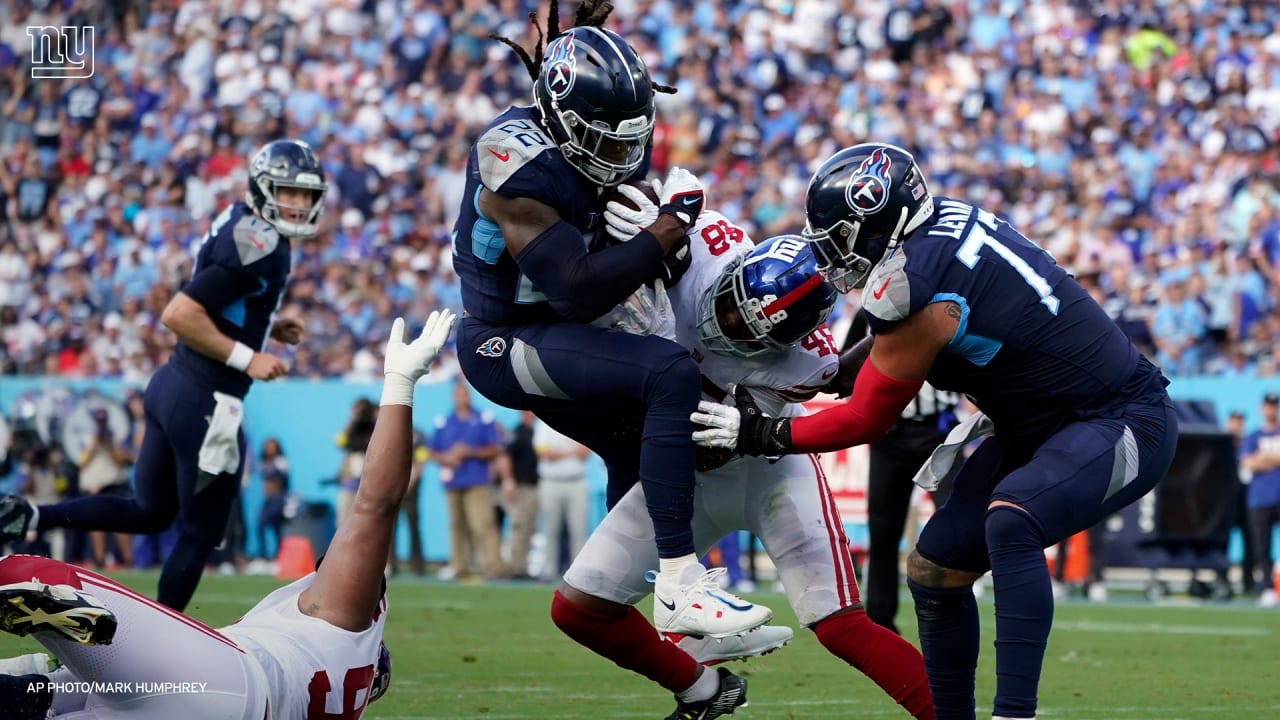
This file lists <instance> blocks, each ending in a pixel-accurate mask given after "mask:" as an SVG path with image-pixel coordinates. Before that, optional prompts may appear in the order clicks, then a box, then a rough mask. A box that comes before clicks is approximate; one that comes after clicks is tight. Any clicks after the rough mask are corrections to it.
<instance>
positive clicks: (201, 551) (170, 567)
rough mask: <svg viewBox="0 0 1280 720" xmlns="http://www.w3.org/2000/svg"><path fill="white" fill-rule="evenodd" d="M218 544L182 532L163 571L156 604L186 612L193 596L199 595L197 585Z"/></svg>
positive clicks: (215, 541)
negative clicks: (196, 593)
mask: <svg viewBox="0 0 1280 720" xmlns="http://www.w3.org/2000/svg"><path fill="white" fill-rule="evenodd" d="M217 545H218V541H217V540H201V539H199V538H197V537H195V536H192V535H188V534H186V533H182V535H180V536H179V537H178V542H176V543H174V545H173V551H172V552H170V553H169V557H168V559H167V560H165V561H164V568H163V569H162V570H161V571H160V587H159V590H158V591H157V592H156V601H157V602H159V603H160V604H161V605H164V606H165V607H171V608H173V609H174V610H177V611H179V612H181V611H182V610H184V609H186V607H187V603H189V602H191V596H192V595H194V594H195V592H196V586H197V585H199V584H200V576H201V575H203V574H204V566H205V563H207V562H208V561H209V556H210V555H212V554H213V549H214V548H215V547H217Z"/></svg>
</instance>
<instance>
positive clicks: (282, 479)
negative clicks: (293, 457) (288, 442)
mask: <svg viewBox="0 0 1280 720" xmlns="http://www.w3.org/2000/svg"><path fill="white" fill-rule="evenodd" d="M258 460H259V462H260V463H261V466H260V467H259V468H258V473H259V476H260V477H261V478H262V509H261V510H260V511H259V512H258V559H259V560H265V561H270V560H272V559H273V558H275V556H276V553H277V552H278V551H279V548H280V540H281V539H282V538H283V537H284V523H285V515H284V508H285V501H286V499H287V497H288V495H289V459H288V458H287V457H285V454H284V448H282V447H280V440H279V439H278V438H274V437H269V438H267V439H266V440H264V441H262V450H261V452H260V454H259V456H258ZM268 530H270V531H271V536H272V537H271V544H267V531H268Z"/></svg>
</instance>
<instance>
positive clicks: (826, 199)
mask: <svg viewBox="0 0 1280 720" xmlns="http://www.w3.org/2000/svg"><path fill="white" fill-rule="evenodd" d="M805 212H806V214H807V215H808V218H807V219H808V222H807V224H806V226H805V229H804V237H805V239H806V240H808V241H809V242H811V243H812V244H813V252H814V254H815V255H817V257H818V268H819V270H821V271H822V273H823V275H824V277H826V278H827V281H828V282H830V283H831V284H832V285H834V286H835V288H836V289H837V290H839V291H840V292H842V293H844V292H848V291H849V290H851V289H853V288H860V287H862V286H863V285H865V284H866V282H867V277H868V276H869V275H870V274H871V269H872V268H873V267H875V265H876V263H878V262H880V259H881V258H883V257H884V254H885V252H887V251H888V249H889V247H890V246H892V245H893V244H895V243H897V242H899V241H901V240H902V239H903V238H905V237H906V236H907V235H909V234H911V233H912V232H913V231H914V230H915V229H916V228H918V227H920V226H921V225H923V224H924V223H925V222H926V221H927V220H928V219H929V218H930V217H932V216H933V195H932V194H930V193H929V186H928V185H927V184H926V183H925V179H924V174H923V173H921V172H920V167H919V166H918V165H916V160H915V158H914V157H912V156H911V153H909V152H907V151H906V150H903V149H902V148H900V147H897V146H895V145H888V144H886V143H863V144H861V145H854V146H853V147H848V148H845V149H843V150H841V151H840V152H837V153H836V154H835V155H832V156H831V157H830V158H827V161H826V162H824V163H823V164H822V167H820V168H818V171H817V172H815V173H814V174H813V179H812V180H810V181H809V189H808V190H807V191H806V192H805Z"/></svg>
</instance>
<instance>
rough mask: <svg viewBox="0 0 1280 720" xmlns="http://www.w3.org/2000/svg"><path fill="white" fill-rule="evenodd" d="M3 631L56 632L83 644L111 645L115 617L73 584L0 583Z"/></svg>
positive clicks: (22, 633) (0, 626)
mask: <svg viewBox="0 0 1280 720" xmlns="http://www.w3.org/2000/svg"><path fill="white" fill-rule="evenodd" d="M0 630H4V631H5V632H8V633H13V634H14V635H29V634H31V633H33V632H49V633H56V634H58V635H61V636H63V637H65V638H68V639H70V640H74V641H76V642H78V643H80V644H81V645H109V644H111V640H112V638H114V637H115V634H116V616H115V615H114V614H113V613H112V612H111V611H110V610H108V609H107V608H106V607H104V606H103V605H102V603H101V602H100V601H99V600H98V599H97V598H95V597H93V596H91V595H89V594H87V593H83V592H81V591H79V590H77V589H75V588H73V587H71V586H70V585H46V584H44V583H42V582H39V581H38V580H32V581H31V582H21V583H13V584H11V585H0Z"/></svg>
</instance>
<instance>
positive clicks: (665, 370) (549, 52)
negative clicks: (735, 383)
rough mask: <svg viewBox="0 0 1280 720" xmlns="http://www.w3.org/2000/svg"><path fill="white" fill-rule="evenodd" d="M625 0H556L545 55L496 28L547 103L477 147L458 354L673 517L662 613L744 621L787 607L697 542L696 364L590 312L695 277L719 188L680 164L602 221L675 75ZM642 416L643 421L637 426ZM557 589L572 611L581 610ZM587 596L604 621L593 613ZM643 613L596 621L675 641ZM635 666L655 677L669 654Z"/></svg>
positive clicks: (659, 512) (703, 623)
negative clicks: (640, 33) (734, 574)
mask: <svg viewBox="0 0 1280 720" xmlns="http://www.w3.org/2000/svg"><path fill="white" fill-rule="evenodd" d="M611 9H612V6H611V5H609V4H608V3H600V4H597V3H596V2H594V1H593V0H588V2H585V3H583V4H582V5H581V7H580V8H579V10H578V13H577V16H576V25H575V27H572V28H570V29H568V30H564V31H563V32H561V30H560V27H559V16H558V6H557V3H556V2H554V1H553V2H552V3H551V5H550V12H549V14H548V23H547V24H548V27H547V43H548V44H547V47H546V48H545V51H544V50H543V49H542V48H541V47H539V48H538V50H537V51H536V52H535V53H534V57H535V58H537V59H536V60H534V59H531V58H530V56H529V54H528V53H526V52H525V51H524V50H523V49H522V48H520V47H519V46H517V45H516V44H515V43H513V42H511V41H510V40H506V39H505V38H496V39H498V40H501V41H503V42H505V43H506V44H508V45H509V46H511V47H512V48H514V49H515V50H516V51H517V53H518V54H519V55H520V57H521V58H523V59H524V61H525V63H526V65H527V66H528V69H529V72H530V74H531V75H532V76H533V78H534V92H533V94H534V99H535V103H534V104H533V105H531V106H527V107H512V108H509V109H508V110H506V111H505V112H503V113H502V114H501V115H500V116H499V117H498V118H497V119H496V120H494V121H493V122H492V123H491V124H490V125H489V126H488V127H487V128H486V129H485V131H484V132H483V133H482V134H481V136H480V138H479V140H477V142H476V144H475V146H474V147H473V148H472V149H471V154H470V157H469V159H468V161H467V186H466V189H465V192H464V201H463V203H462V208H461V211H460V214H459V217H458V222H457V225H456V227H455V229H454V236H453V252H454V260H453V265H454V268H455V269H456V271H457V273H458V277H459V278H460V280H461V283H462V301H463V307H464V308H465V312H464V313H463V320H462V322H461V323H460V325H459V329H458V357H459V363H460V365H461V367H462V371H463V373H464V374H465V376H466V378H467V380H468V381H469V382H470V383H471V384H472V386H473V387H475V389H476V390H477V391H479V392H480V393H481V394H483V395H484V396H485V397H487V398H488V399H490V400H491V401H493V402H495V403H497V404H499V405H502V406H505V407H509V408H515V409H519V410H532V411H533V412H534V413H535V414H537V416H538V417H539V418H541V419H542V420H543V421H544V422H546V423H547V425H549V426H551V427H552V428H554V429H556V430H558V431H559V432H561V433H562V434H564V435H567V436H568V437H571V438H573V439H574V440H577V441H578V442H580V443H582V444H583V445H586V446H587V447H589V448H590V449H592V450H593V451H595V452H596V453H597V454H599V455H600V456H601V457H602V458H603V459H604V461H605V463H606V465H607V466H608V469H609V483H608V487H609V490H608V495H609V500H610V505H612V502H613V501H616V500H617V498H619V497H621V496H622V494H623V493H625V492H626V491H627V490H628V489H629V488H630V487H631V486H632V485H634V484H635V483H636V482H637V481H638V482H639V483H640V484H641V485H643V487H644V488H645V491H646V495H645V496H646V499H647V502H648V515H649V518H650V520H651V521H652V524H653V527H654V528H655V530H656V536H655V543H656V545H657V551H658V566H659V567H658V569H659V573H658V581H657V584H656V589H655V593H654V595H655V602H654V619H655V623H656V625H657V626H658V627H659V628H660V629H662V630H667V631H671V632H686V633H696V634H699V635H711V636H727V635H734V634H737V633H740V632H744V631H747V630H751V629H753V628H756V627H759V626H760V625H763V624H764V623H765V622H767V621H768V620H769V618H770V617H771V614H772V613H771V611H770V610H769V609H768V608H766V607H763V606H758V605H754V604H752V603H750V602H747V601H745V600H743V599H741V598H738V597H736V596H734V595H732V594H730V593H728V592H727V591H723V592H718V593H708V592H707V591H706V587H707V584H706V583H705V582H704V580H705V577H706V572H707V571H706V568H704V567H703V566H702V565H701V564H700V563H699V562H698V559H697V555H696V554H695V553H694V546H693V532H692V529H691V525H690V522H691V518H692V515H693V486H694V483H693V472H694V468H693V462H694V459H693V456H694V450H693V443H692V441H691V440H690V433H691V432H692V425H691V423H690V422H689V413H690V412H692V411H693V410H695V409H696V408H697V404H698V398H699V396H700V389H699V374H698V367H697V364H696V363H694V361H693V360H692V359H691V358H690V357H689V353H688V352H687V351H686V350H685V349H684V348H681V347H680V346H679V345H677V344H675V343H673V342H670V341H668V340H665V339H663V338H660V337H653V336H647V337H642V336H638V335H631V334H627V333H621V332H615V331H610V330H609V329H607V328H603V327H597V326H594V325H592V324H591V322H592V321H594V320H596V319H597V318H599V317H600V316H602V315H605V314H606V313H608V312H609V311H611V310H612V309H613V308H614V306H616V305H617V304H619V303H620V302H621V301H623V300H624V299H626V298H627V297H628V296H630V295H631V294H632V293H633V292H635V291H636V289H637V288H639V287H640V286H641V284H643V283H645V282H648V281H652V280H655V279H661V280H664V281H666V282H669V283H674V282H676V281H677V280H678V278H679V274H680V273H681V272H682V270H683V269H684V268H685V267H687V262H688V238H687V236H686V232H687V230H688V229H689V228H690V227H692V226H693V224H694V222H695V221H696V220H697V219H698V216H699V213H700V212H701V210H702V204H703V191H702V186H701V184H700V183H699V182H698V180H697V178H695V177H694V176H693V175H691V174H689V173H688V172H686V171H684V170H681V169H679V168H675V169H672V170H671V172H670V173H669V174H668V176H667V179H666V182H665V183H663V185H662V188H663V196H662V198H661V200H660V202H659V207H658V210H657V212H656V213H655V214H654V217H653V218H651V219H650V220H649V222H648V223H647V224H646V225H645V226H643V227H640V228H637V229H636V232H635V233H634V234H633V235H632V236H631V237H628V238H627V239H626V241H625V242H617V243H614V244H612V245H607V243H606V242H605V241H606V240H607V238H605V237H604V235H603V233H598V230H599V229H600V228H601V215H602V211H603V209H604V208H603V205H604V202H603V196H604V193H605V192H606V191H608V190H611V189H612V188H613V187H615V186H617V185H618V184H620V183H622V182H623V181H625V180H627V179H628V178H630V177H632V176H633V175H636V174H637V173H643V170H644V167H645V166H646V165H647V157H648V152H649V145H650V139H651V136H652V133H653V122H654V101H653V94H654V90H655V89H657V90H664V89H665V90H668V91H669V90H670V89H669V88H663V87H662V86H656V85H654V84H653V82H652V81H651V79H650V78H649V73H648V70H646V68H645V65H644V62H643V61H642V60H641V59H640V57H639V56H638V55H637V54H636V51H635V49H634V48H632V47H631V46H630V45H629V44H627V42H626V41H625V40H623V39H622V38H621V37H619V36H618V35H616V34H615V33H613V32H610V31H608V30H605V29H602V28H601V27H600V25H601V24H602V23H603V22H604V20H605V18H606V17H607V15H608V14H609V11H610V10H611ZM539 35H540V36H541V29H539ZM597 235H599V237H597ZM606 245H607V246H606ZM636 424H638V425H641V426H642V427H643V433H642V434H641V433H631V432H629V431H627V428H628V427H630V426H632V425H636ZM557 607H559V608H560V610H558V611H556V612H557V613H558V614H557V617H558V618H560V619H561V620H563V618H564V617H565V613H567V612H571V610H572V608H567V607H566V606H563V605H557ZM579 611H580V612H581V613H582V618H583V622H582V625H583V626H584V627H585V626H586V625H589V624H590V623H588V622H587V621H586V618H589V617H594V616H592V615H590V614H588V613H587V612H586V611H585V610H579ZM636 618H639V619H640V620H641V621H642V620H643V618H640V616H639V615H637V616H636ZM626 622H629V621H628V620H626V619H614V618H610V619H600V620H599V624H598V626H593V627H592V628H591V629H590V630H588V632H590V633H591V634H592V635H594V636H597V637H602V638H603V637H632V636H636V637H639V638H643V639H644V640H648V641H649V642H650V643H654V644H658V645H659V646H660V644H661V642H660V640H659V638H658V637H657V635H656V634H654V633H653V631H652V630H653V629H652V627H650V626H648V623H647V622H645V623H643V625H631V626H629V629H628V628H624V627H623V624H624V623H626ZM641 641H642V640H636V641H635V642H641ZM632 669H634V670H636V671H637V672H639V673H641V674H643V675H645V676H646V677H651V678H657V677H659V676H663V675H664V674H665V673H667V672H668V669H667V668H666V667H665V666H657V667H649V666H646V665H641V666H638V667H633V668H632ZM673 689H674V690H682V689H684V688H683V687H679V688H673Z"/></svg>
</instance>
